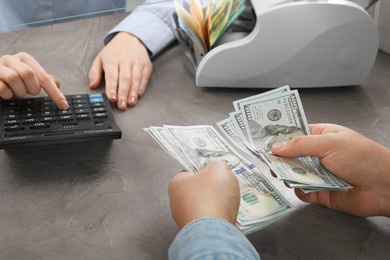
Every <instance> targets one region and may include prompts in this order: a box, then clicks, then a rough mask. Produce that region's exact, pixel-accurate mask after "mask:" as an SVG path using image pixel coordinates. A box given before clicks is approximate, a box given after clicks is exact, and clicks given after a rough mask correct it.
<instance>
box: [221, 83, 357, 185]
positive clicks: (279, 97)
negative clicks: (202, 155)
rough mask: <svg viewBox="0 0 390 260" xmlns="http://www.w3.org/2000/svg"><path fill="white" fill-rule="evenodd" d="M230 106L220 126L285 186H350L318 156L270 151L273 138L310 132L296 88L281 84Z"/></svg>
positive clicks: (284, 139)
mask: <svg viewBox="0 0 390 260" xmlns="http://www.w3.org/2000/svg"><path fill="white" fill-rule="evenodd" d="M233 106H234V108H235V112H232V113H230V114H229V117H228V118H226V119H225V120H222V121H221V122H218V123H217V124H218V126H219V127H220V129H221V130H222V131H223V132H224V133H225V134H226V135H227V136H228V137H229V139H230V140H231V141H232V142H233V143H234V144H235V145H236V146H238V147H240V148H241V149H242V150H243V151H246V152H248V153H251V154H254V155H255V156H257V157H258V158H260V159H262V160H263V161H264V162H265V163H266V164H267V165H268V167H269V168H270V169H271V170H272V171H273V172H274V173H275V174H276V175H277V177H278V178H279V179H281V180H283V181H285V182H286V183H287V184H288V186H290V187H292V188H300V189H302V190H303V191H304V192H306V193H308V192H316V191H321V190H348V189H351V188H352V186H351V185H349V184H348V183H346V182H344V181H343V180H341V179H340V178H338V177H336V176H334V175H333V174H332V173H330V172H329V171H327V170H326V169H325V168H324V167H322V165H321V164H320V161H319V159H318V158H317V157H311V156H302V157H298V158H283V157H279V156H276V155H274V154H273V153H272V152H271V148H272V144H274V143H276V142H283V141H288V140H290V139H291V138H293V137H295V136H299V135H309V134H310V130H309V126H308V123H307V120H306V116H305V113H304V111H303V107H302V103H301V100H300V97H299V94H298V91H297V90H290V88H289V87H288V86H284V87H280V88H277V89H274V90H271V91H268V92H265V93H262V94H259V95H256V96H251V97H248V98H244V99H241V100H236V101H234V102H233Z"/></svg>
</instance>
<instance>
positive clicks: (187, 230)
mask: <svg viewBox="0 0 390 260" xmlns="http://www.w3.org/2000/svg"><path fill="white" fill-rule="evenodd" d="M168 254H169V259H177V260H180V259H246V260H250V259H257V260H258V259H260V256H259V254H258V253H257V251H256V250H255V248H254V247H253V245H252V244H251V243H250V242H249V240H248V239H247V238H246V237H245V236H244V235H243V234H242V233H241V232H239V231H238V230H237V229H236V228H235V227H234V226H233V225H232V224H230V223H229V222H227V221H225V220H222V219H217V218H201V219H197V220H194V221H192V222H191V223H189V224H187V225H186V226H185V227H184V228H183V229H182V230H181V231H180V232H179V233H178V234H177V236H176V238H175V240H174V241H173V243H172V245H171V246H170V248H169V251H168Z"/></svg>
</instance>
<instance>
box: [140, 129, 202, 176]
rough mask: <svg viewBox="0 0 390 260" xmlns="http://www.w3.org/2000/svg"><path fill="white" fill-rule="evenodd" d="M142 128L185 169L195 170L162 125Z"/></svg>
mask: <svg viewBox="0 0 390 260" xmlns="http://www.w3.org/2000/svg"><path fill="white" fill-rule="evenodd" d="M144 130H145V131H146V132H148V133H149V134H150V135H151V136H152V137H153V138H154V140H155V141H156V142H157V143H158V144H159V145H160V146H161V147H162V148H163V149H164V150H165V151H166V152H167V153H168V154H169V155H170V156H171V157H172V158H174V159H175V160H176V161H177V162H178V163H179V164H181V165H182V166H183V167H184V168H185V169H186V170H187V171H190V172H193V171H195V170H196V169H195V168H194V167H193V166H192V164H191V162H190V161H189V160H188V158H187V157H186V155H185V154H184V153H183V151H182V150H181V149H180V148H179V147H178V146H177V144H176V142H175V141H174V140H173V138H172V136H171V135H170V134H169V133H168V131H167V130H166V129H165V128H164V127H150V128H145V129H144Z"/></svg>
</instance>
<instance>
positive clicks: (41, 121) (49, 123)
mask: <svg viewBox="0 0 390 260" xmlns="http://www.w3.org/2000/svg"><path fill="white" fill-rule="evenodd" d="M65 97H66V99H67V101H68V104H69V108H68V109H67V110H60V109H58V108H57V106H56V105H55V104H54V102H53V101H52V100H51V99H50V98H49V97H37V98H27V99H13V100H2V101H1V103H0V105H1V117H2V118H0V120H1V121H2V122H1V124H0V130H1V133H2V135H1V136H0V138H1V139H0V146H1V142H4V141H5V140H6V139H9V140H11V139H15V140H16V139H18V138H16V137H15V136H20V138H19V139H26V138H30V139H39V138H46V137H45V136H50V135H51V134H53V133H59V134H57V136H59V137H56V138H60V134H61V133H64V134H65V133H66V132H67V131H72V132H70V133H71V134H73V135H74V136H77V138H83V135H87V136H88V138H90V136H99V135H102V136H104V135H113V136H114V137H112V138H111V139H116V138H120V136H121V131H120V129H119V128H118V127H117V125H116V124H115V120H114V118H113V116H112V113H111V107H110V104H109V102H108V100H107V98H106V97H105V96H104V94H102V93H95V94H80V95H67V96H65ZM39 134H41V135H40V136H39ZM68 136H69V135H68ZM108 139H109V138H108ZM7 142H8V141H7ZM0 148H1V147H0Z"/></svg>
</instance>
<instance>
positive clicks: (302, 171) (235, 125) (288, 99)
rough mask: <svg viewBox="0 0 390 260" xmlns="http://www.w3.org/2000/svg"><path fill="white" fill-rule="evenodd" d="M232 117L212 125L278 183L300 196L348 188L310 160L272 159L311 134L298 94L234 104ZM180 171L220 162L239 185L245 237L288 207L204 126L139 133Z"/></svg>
mask: <svg viewBox="0 0 390 260" xmlns="http://www.w3.org/2000/svg"><path fill="white" fill-rule="evenodd" d="M233 105H234V108H235V110H236V111H235V112H232V113H230V115H229V117H228V118H227V119H225V120H222V121H221V122H218V123H217V125H218V126H219V128H220V129H221V130H222V132H223V133H224V134H225V135H226V136H227V137H228V139H229V140H230V141H231V142H232V143H233V144H235V145H236V146H237V147H238V148H240V149H241V150H242V151H244V152H246V153H248V154H251V155H255V156H256V157H258V158H259V159H261V160H262V161H264V162H265V163H266V164H267V165H268V167H269V168H270V169H271V170H272V171H273V172H274V173H275V174H276V175H277V177H278V178H279V179H281V180H283V181H285V182H287V183H288V185H289V186H290V187H294V188H300V189H302V190H303V191H304V192H314V191H320V190H348V189H350V188H352V186H350V185H349V184H347V183H346V182H344V181H343V180H341V179H339V178H337V177H336V176H334V175H333V174H331V173H330V172H328V171H327V170H326V169H325V168H323V167H322V166H321V164H320V162H319V160H318V158H315V157H309V156H306V157H299V158H292V159H291V158H283V157H279V156H276V155H274V154H272V152H271V150H270V148H271V146H272V144H273V143H275V142H279V141H286V140H289V139H291V138H293V137H294V136H298V135H307V134H310V132H309V127H308V123H307V121H306V117H305V114H304V111H303V107H302V103H301V101H300V98H299V95H298V91H297V90H293V91H291V90H290V88H289V87H288V86H284V87H281V88H277V89H274V90H271V91H268V92H265V93H262V94H260V95H256V96H252V97H248V98H245V99H241V100H237V101H234V102H233ZM144 130H145V131H146V132H148V133H149V134H150V135H151V136H152V137H153V138H154V140H155V141H156V142H157V143H158V144H159V145H160V146H161V147H162V148H163V149H164V150H165V151H166V152H167V153H168V154H169V155H171V157H172V158H173V159H175V160H176V161H177V162H178V163H179V164H181V165H182V166H183V167H184V168H185V169H187V170H188V171H192V172H197V171H199V170H201V169H202V168H203V167H205V166H206V165H207V163H208V162H210V161H212V160H224V161H225V162H227V164H228V165H229V166H230V168H231V169H232V171H233V172H234V173H235V174H236V176H237V179H238V181H239V184H240V193H241V203H240V208H239V214H238V219H237V222H238V225H239V227H240V229H241V230H242V232H244V233H245V234H248V233H250V232H253V231H256V230H259V229H261V228H263V227H265V226H267V225H269V224H270V223H273V222H274V221H276V220H278V219H280V218H281V217H283V216H285V215H286V214H287V213H289V212H290V211H291V210H292V208H293V207H292V205H291V203H290V202H289V201H288V200H287V199H286V198H285V197H284V196H283V195H282V194H281V193H280V192H279V191H278V190H277V189H276V188H275V187H274V186H273V185H272V184H271V182H270V181H269V180H268V179H267V177H266V176H265V174H264V173H262V172H261V171H259V170H258V169H257V168H256V166H255V165H254V164H253V163H251V162H249V161H248V160H247V159H246V158H244V157H243V156H242V155H241V154H240V153H238V152H237V151H236V150H234V148H233V147H232V146H231V145H230V144H228V142H226V141H225V140H224V139H223V137H222V136H221V135H220V134H219V133H218V132H217V131H216V130H215V129H214V128H213V127H212V126H209V125H196V126H171V125H164V126H162V127H149V128H146V129H144Z"/></svg>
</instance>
